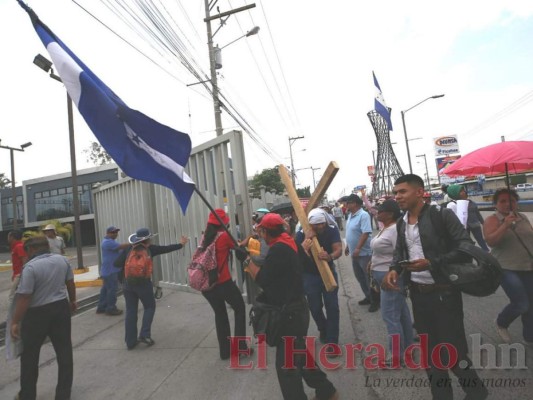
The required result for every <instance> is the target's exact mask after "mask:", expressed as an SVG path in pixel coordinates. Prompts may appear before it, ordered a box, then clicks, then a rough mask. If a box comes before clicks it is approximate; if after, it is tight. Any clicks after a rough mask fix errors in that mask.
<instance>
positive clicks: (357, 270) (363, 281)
mask: <svg viewBox="0 0 533 400" xmlns="http://www.w3.org/2000/svg"><path fill="white" fill-rule="evenodd" d="M350 257H351V258H352V268H353V272H354V274H355V278H356V279H357V282H359V285H360V286H361V290H362V291H363V293H364V295H365V297H366V298H367V299H369V300H372V299H371V297H372V296H370V285H369V282H370V280H369V278H368V272H366V267H367V266H368V263H369V262H370V259H371V258H372V256H359V257H352V256H351V254H350Z"/></svg>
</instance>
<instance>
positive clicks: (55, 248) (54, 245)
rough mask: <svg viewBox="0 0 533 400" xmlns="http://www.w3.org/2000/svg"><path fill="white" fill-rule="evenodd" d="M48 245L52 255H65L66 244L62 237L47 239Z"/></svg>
mask: <svg viewBox="0 0 533 400" xmlns="http://www.w3.org/2000/svg"><path fill="white" fill-rule="evenodd" d="M47 239H48V244H49V245H50V253H53V254H63V252H64V249H65V242H64V241H63V238H62V237H61V236H56V237H55V238H53V239H51V238H47Z"/></svg>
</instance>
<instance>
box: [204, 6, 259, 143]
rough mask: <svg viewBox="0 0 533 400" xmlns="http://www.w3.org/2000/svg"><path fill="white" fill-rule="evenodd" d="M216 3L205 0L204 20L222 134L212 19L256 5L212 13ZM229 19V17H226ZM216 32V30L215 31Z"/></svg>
mask: <svg viewBox="0 0 533 400" xmlns="http://www.w3.org/2000/svg"><path fill="white" fill-rule="evenodd" d="M215 4H216V0H214V1H213V4H212V6H211V7H210V5H209V0H205V19H204V22H205V23H206V25H207V47H208V49H209V64H210V68H209V69H210V71H211V85H212V93H213V107H214V109H215V127H216V132H217V136H222V110H221V109H220V99H219V97H218V83H217V72H216V59H215V48H214V47H213V36H215V35H214V34H213V31H212V29H211V21H212V20H214V19H219V18H223V17H226V16H227V17H229V16H230V15H232V14H235V13H238V12H241V11H245V10H248V9H250V8H254V7H255V3H253V4H249V5H247V6H244V7H239V8H236V9H234V10H230V11H226V12H223V13H220V14H216V15H210V10H211V8H212V7H214V5H215ZM226 19H227V18H226ZM215 34H216V32H215Z"/></svg>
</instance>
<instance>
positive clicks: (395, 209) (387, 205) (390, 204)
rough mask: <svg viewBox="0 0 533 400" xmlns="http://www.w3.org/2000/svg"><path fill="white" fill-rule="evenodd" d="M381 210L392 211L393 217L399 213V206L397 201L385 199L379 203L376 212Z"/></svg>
mask: <svg viewBox="0 0 533 400" xmlns="http://www.w3.org/2000/svg"><path fill="white" fill-rule="evenodd" d="M382 211H383V212H391V213H393V215H394V218H398V217H399V216H400V214H401V212H400V206H398V203H397V202H396V201H395V200H392V199H388V200H385V201H384V202H383V204H380V205H379V207H378V212H382Z"/></svg>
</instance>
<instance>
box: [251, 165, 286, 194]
mask: <svg viewBox="0 0 533 400" xmlns="http://www.w3.org/2000/svg"><path fill="white" fill-rule="evenodd" d="M248 186H249V187H250V195H251V196H252V197H259V196H260V195H261V186H265V190H266V191H267V192H270V191H272V190H275V191H276V193H283V191H284V190H285V186H284V185H283V182H281V177H280V176H279V173H278V167H277V166H276V167H274V168H265V169H264V170H263V171H261V172H260V173H258V174H255V175H254V176H253V178H252V179H250V180H249V181H248Z"/></svg>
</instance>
